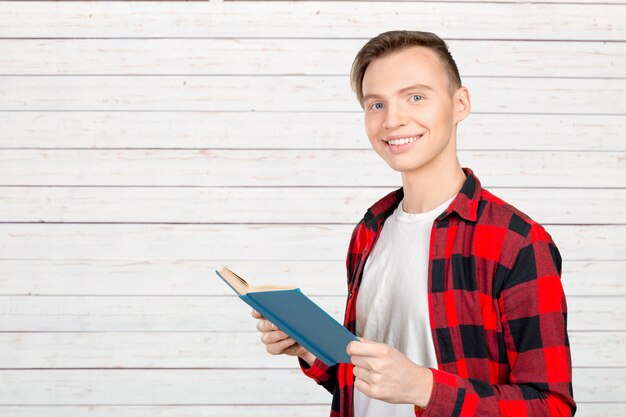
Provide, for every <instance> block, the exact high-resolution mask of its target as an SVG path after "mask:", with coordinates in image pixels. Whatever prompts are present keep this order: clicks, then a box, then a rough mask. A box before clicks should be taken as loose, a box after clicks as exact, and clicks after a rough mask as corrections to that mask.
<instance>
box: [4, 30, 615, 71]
mask: <svg viewBox="0 0 626 417" xmlns="http://www.w3.org/2000/svg"><path fill="white" fill-rule="evenodd" d="M364 43H365V41H364V40H362V39H334V40H333V41H332V42H320V41H319V39H302V38H298V39H289V38H287V39H268V38H263V39H254V38H252V39H246V38H244V39H232V38H227V39H225V38H205V39H181V38H175V39H163V38H156V39H117V38H116V39H0V68H2V73H3V74H6V75H50V74H57V75H76V74H81V75H85V74H91V75H101V74H108V75H113V74H115V75H130V74H134V75H145V74H152V75H170V74H195V75H220V74H230V75H295V74H301V75H330V74H333V75H348V74H349V71H350V66H351V65H352V60H353V59H354V57H355V55H356V53H357V51H358V50H359V49H360V48H361V46H363V44H364ZM447 44H448V46H449V49H450V51H451V52H452V54H453V56H454V59H455V61H456V63H457V66H458V67H459V70H460V72H461V75H462V77H465V76H507V77H583V78H592V77H617V78H622V77H623V75H624V74H623V70H622V69H623V68H624V67H626V43H623V42H604V43H599V42H567V43H565V42H550V41H519V40H510V41H502V40H488V41H483V40H465V39H452V40H449V41H448V42H447ZM303 51H306V53H303ZM269 57H271V59H268V58H269Z"/></svg>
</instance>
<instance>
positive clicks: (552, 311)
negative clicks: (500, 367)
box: [415, 223, 576, 417]
mask: <svg viewBox="0 0 626 417" xmlns="http://www.w3.org/2000/svg"><path fill="white" fill-rule="evenodd" d="M515 255H516V256H517V257H516V260H515V262H514V264H513V267H512V269H511V271H510V272H509V273H508V275H507V276H506V278H505V280H504V284H503V287H502V290H501V292H500V296H499V298H498V304H499V308H500V313H501V321H502V331H503V335H504V344H505V346H506V355H507V357H508V363H509V366H510V370H511V371H510V376H509V380H508V381H507V383H506V384H490V383H488V382H486V381H480V380H477V379H472V378H461V377H459V376H458V375H455V374H452V373H449V372H444V371H440V370H437V369H432V372H433V379H434V384H433V391H432V393H431V398H430V401H429V403H428V405H427V406H426V408H425V409H424V410H422V409H419V408H417V407H416V409H415V414H416V416H421V415H423V416H459V417H463V416H474V415H479V416H482V417H491V416H494V417H495V416H515V417H546V416H548V417H556V416H560V417H562V416H572V415H574V413H575V412H576V403H575V402H574V398H573V392H572V365H571V355H570V348H569V340H568V336H567V306H566V300H565V294H564V292H563V287H562V285H561V255H560V253H559V251H558V249H557V247H556V245H555V244H554V242H553V240H552V238H551V237H550V235H549V234H548V233H547V232H546V231H545V230H544V228H543V227H542V226H541V225H539V224H536V223H534V224H532V226H531V229H530V232H529V233H528V236H527V238H526V239H525V240H524V241H523V242H522V243H521V245H520V249H519V250H518V251H517V253H516V254H515V253H514V254H513V256H515Z"/></svg>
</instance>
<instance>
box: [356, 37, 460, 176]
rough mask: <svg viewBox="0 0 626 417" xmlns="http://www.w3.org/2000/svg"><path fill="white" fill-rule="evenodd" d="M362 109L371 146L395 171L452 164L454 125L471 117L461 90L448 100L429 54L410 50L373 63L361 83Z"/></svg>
mask: <svg viewBox="0 0 626 417" xmlns="http://www.w3.org/2000/svg"><path fill="white" fill-rule="evenodd" d="M464 97H465V98H467V101H464V100H465V98H464ZM363 107H364V112H365V130H366V131H367V136H368V137H369V140H370V143H371V145H372V147H373V148H374V150H375V151H376V153H378V154H379V155H380V156H381V157H382V158H383V159H384V160H385V161H386V162H387V163H388V164H389V166H391V168H393V169H394V170H396V171H401V172H403V173H405V172H406V173H408V172H413V171H417V170H419V169H420V168H423V167H427V166H429V165H430V166H435V167H444V166H446V167H447V166H448V164H450V163H456V142H455V141H456V123H457V122H459V121H460V120H462V119H463V118H465V116H467V114H468V113H469V97H468V96H467V90H466V89H465V88H464V87H462V88H461V89H459V90H458V91H457V92H456V93H455V94H454V96H453V97H451V96H450V89H449V84H448V78H447V75H446V73H445V71H444V69H443V66H442V64H441V62H440V60H439V58H438V57H437V56H436V55H435V53H434V52H432V51H431V50H429V49H427V48H424V47H420V46H412V47H409V48H405V49H402V50H400V51H396V52H393V53H391V54H389V55H386V56H383V57H380V58H376V59H374V60H373V61H372V62H371V63H370V64H369V65H368V67H367V69H366V71H365V75H364V77H363ZM464 107H466V108H465V109H464ZM459 110H460V111H459Z"/></svg>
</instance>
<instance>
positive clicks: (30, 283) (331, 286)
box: [0, 248, 626, 296]
mask: <svg viewBox="0 0 626 417" xmlns="http://www.w3.org/2000/svg"><path fill="white" fill-rule="evenodd" d="M346 250H347V248H346ZM222 262H226V261H223V260H219V261H218V260H207V261H204V260H184V259H176V260H169V261H168V260H162V259H144V260H137V261H129V260H128V261H127V260H105V259H85V260H79V259H74V260H69V259H68V260H54V259H49V260H48V259H25V260H7V259H4V260H1V261H0V295H5V296H11V295H69V296H81V295H107V296H110V295H135V296H191V295H196V296H214V295H232V292H231V290H230V288H228V287H227V286H225V285H213V284H214V282H213V281H214V280H218V277H217V275H215V272H214V271H215V269H218V268H219V267H221V266H222ZM227 264H228V266H229V267H231V268H232V269H233V270H234V271H236V272H237V273H238V274H240V275H241V276H243V277H245V278H246V279H248V280H249V282H250V283H251V284H252V285H263V284H275V285H292V286H297V287H300V288H301V289H302V291H304V292H305V293H306V294H308V295H327V296H333V295H334V296H336V295H341V296H344V295H345V293H346V268H345V261H344V260H340V259H337V260H332V261H331V260H314V261H306V260H299V261H282V260H271V259H264V260H257V261H248V260H229V261H227ZM625 269H626V261H624V260H621V261H580V260H566V261H565V262H564V263H563V272H562V279H561V282H562V284H563V287H564V289H565V294H567V295H568V296H570V295H582V296H593V295H599V296H606V295H610V296H615V295H620V296H626V285H625V282H624V276H623V271H624V270H625Z"/></svg>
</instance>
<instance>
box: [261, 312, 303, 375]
mask: <svg viewBox="0 0 626 417" xmlns="http://www.w3.org/2000/svg"><path fill="white" fill-rule="evenodd" d="M252 317H254V318H255V319H259V321H258V323H257V325H256V328H257V330H258V331H260V332H261V342H263V344H264V345H265V350H267V351H268V352H269V353H271V354H272V355H290V356H299V357H300V358H302V359H304V360H305V361H306V362H307V363H308V364H309V365H313V362H314V361H315V356H314V355H313V354H312V353H311V352H309V351H308V350H306V349H305V348H303V347H302V346H300V345H299V344H298V343H297V342H296V341H295V340H293V339H292V338H291V337H289V336H288V335H287V333H285V332H283V331H282V330H280V329H279V328H278V327H276V326H275V325H274V324H273V323H272V322H271V321H269V320H268V319H266V318H265V317H263V316H262V315H261V314H260V313H259V312H258V311H256V310H252Z"/></svg>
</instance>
